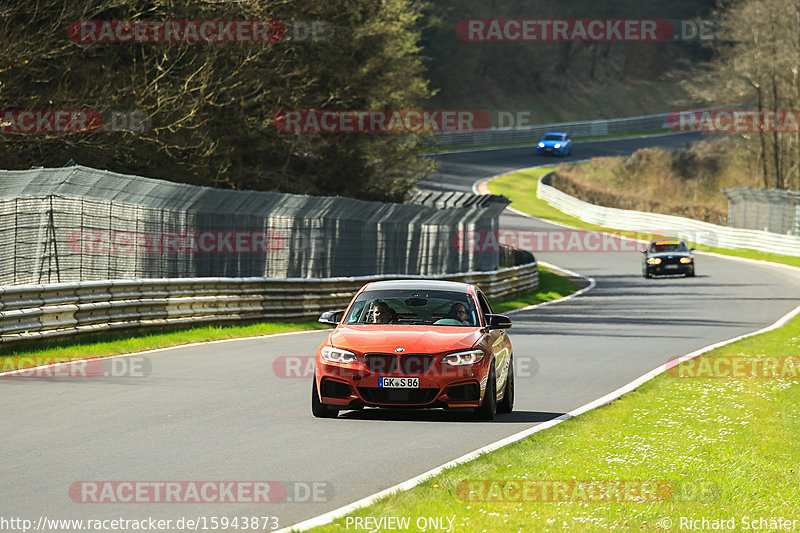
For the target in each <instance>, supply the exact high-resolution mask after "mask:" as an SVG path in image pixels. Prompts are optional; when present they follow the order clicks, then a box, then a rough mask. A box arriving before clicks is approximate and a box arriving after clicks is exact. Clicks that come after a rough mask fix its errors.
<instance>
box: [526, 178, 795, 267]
mask: <svg viewBox="0 0 800 533" xmlns="http://www.w3.org/2000/svg"><path fill="white" fill-rule="evenodd" d="M551 175H552V173H550V174H546V175H544V176H542V177H541V178H539V187H538V189H537V191H536V196H537V197H538V198H539V199H541V200H544V201H545V202H547V203H548V204H550V205H552V206H553V207H555V208H556V209H558V210H560V211H563V212H564V213H566V214H568V215H572V216H574V217H575V218H578V219H580V220H582V221H584V222H588V223H590V224H597V225H600V226H605V227H608V228H614V229H618V230H623V231H636V232H646V233H654V234H657V235H665V236H675V237H680V238H682V239H686V240H689V241H692V242H695V243H697V244H704V245H706V246H715V247H719V248H746V249H748V250H758V251H760V252H768V253H775V254H782V255H793V256H800V237H796V236H794V235H782V234H779V233H770V232H768V231H759V230H750V229H741V228H730V227H727V226H718V225H716V224H710V223H708V222H701V221H699V220H692V219H690V218H683V217H676V216H671V215H660V214H657V213H643V212H641V211H631V210H628V209H616V208H613V207H603V206H600V205H594V204H590V203H588V202H584V201H583V200H579V199H577V198H575V197H572V196H570V195H568V194H565V193H563V192H561V191H559V190H558V189H556V188H555V187H553V186H551V185H548V184H547V183H545V181H547V180H549V179H550V176H551Z"/></svg>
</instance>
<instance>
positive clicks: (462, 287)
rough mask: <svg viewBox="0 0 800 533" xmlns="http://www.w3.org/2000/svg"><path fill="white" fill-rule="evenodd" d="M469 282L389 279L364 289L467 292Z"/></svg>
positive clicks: (373, 283) (371, 284)
mask: <svg viewBox="0 0 800 533" xmlns="http://www.w3.org/2000/svg"><path fill="white" fill-rule="evenodd" d="M470 286H471V285H470V284H469V283H461V282H458V281H441V280H433V279H394V280H389V281H373V282H372V283H370V284H368V285H367V286H366V287H365V288H364V291H365V292H366V291H377V290H387V289H420V290H440V291H456V292H469V288H470Z"/></svg>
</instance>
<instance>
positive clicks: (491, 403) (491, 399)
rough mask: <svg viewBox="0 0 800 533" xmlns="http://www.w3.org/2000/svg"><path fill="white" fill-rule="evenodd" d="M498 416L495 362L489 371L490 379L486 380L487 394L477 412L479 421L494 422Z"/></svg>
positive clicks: (476, 416)
mask: <svg viewBox="0 0 800 533" xmlns="http://www.w3.org/2000/svg"><path fill="white" fill-rule="evenodd" d="M495 414H497V379H496V376H495V373H494V361H492V366H491V368H490V369H489V378H488V379H487V380H486V392H484V394H483V403H482V404H481V406H480V407H478V408H477V409H476V410H475V418H477V419H478V420H494V417H495Z"/></svg>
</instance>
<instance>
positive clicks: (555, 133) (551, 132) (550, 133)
mask: <svg viewBox="0 0 800 533" xmlns="http://www.w3.org/2000/svg"><path fill="white" fill-rule="evenodd" d="M566 134H567V133H566V132H564V131H548V132H547V133H545V135H566Z"/></svg>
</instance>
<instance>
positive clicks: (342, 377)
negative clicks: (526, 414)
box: [311, 280, 514, 420]
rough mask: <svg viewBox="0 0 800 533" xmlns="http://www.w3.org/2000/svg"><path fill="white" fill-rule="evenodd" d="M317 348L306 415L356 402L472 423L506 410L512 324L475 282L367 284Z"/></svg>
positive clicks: (330, 317)
mask: <svg viewBox="0 0 800 533" xmlns="http://www.w3.org/2000/svg"><path fill="white" fill-rule="evenodd" d="M319 321H320V322H321V323H323V324H328V325H332V326H336V329H334V330H333V331H331V333H330V334H329V335H328V337H327V338H326V339H325V341H324V342H323V343H322V344H321V345H320V347H319V348H318V350H317V357H316V367H315V375H314V382H313V385H312V392H311V411H312V413H313V414H314V416H316V417H324V418H329V417H330V418H332V417H335V416H337V414H338V412H339V411H340V410H348V409H362V408H364V407H391V408H430V407H438V408H445V409H449V408H471V409H472V411H473V413H474V414H475V415H476V417H477V418H479V419H488V420H491V419H493V418H494V417H495V413H496V412H501V413H509V412H511V410H512V409H513V406H514V369H513V364H512V348H511V342H510V341H509V339H508V335H507V334H506V331H505V329H506V328H509V327H511V320H510V319H509V318H508V317H506V316H503V315H498V314H494V313H493V312H492V308H491V306H490V305H489V302H488V300H487V299H486V296H485V295H484V294H483V293H482V292H481V291H480V290H479V289H478V288H477V287H476V286H475V285H469V284H466V283H456V282H450V281H420V280H397V281H379V282H374V283H368V284H367V285H365V286H364V287H362V288H361V290H359V291H358V293H357V294H356V295H355V297H354V298H353V300H352V301H351V302H350V305H349V306H348V307H347V309H346V310H345V311H329V312H327V313H324V314H323V315H322V316H321V317H320V320H319Z"/></svg>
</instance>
